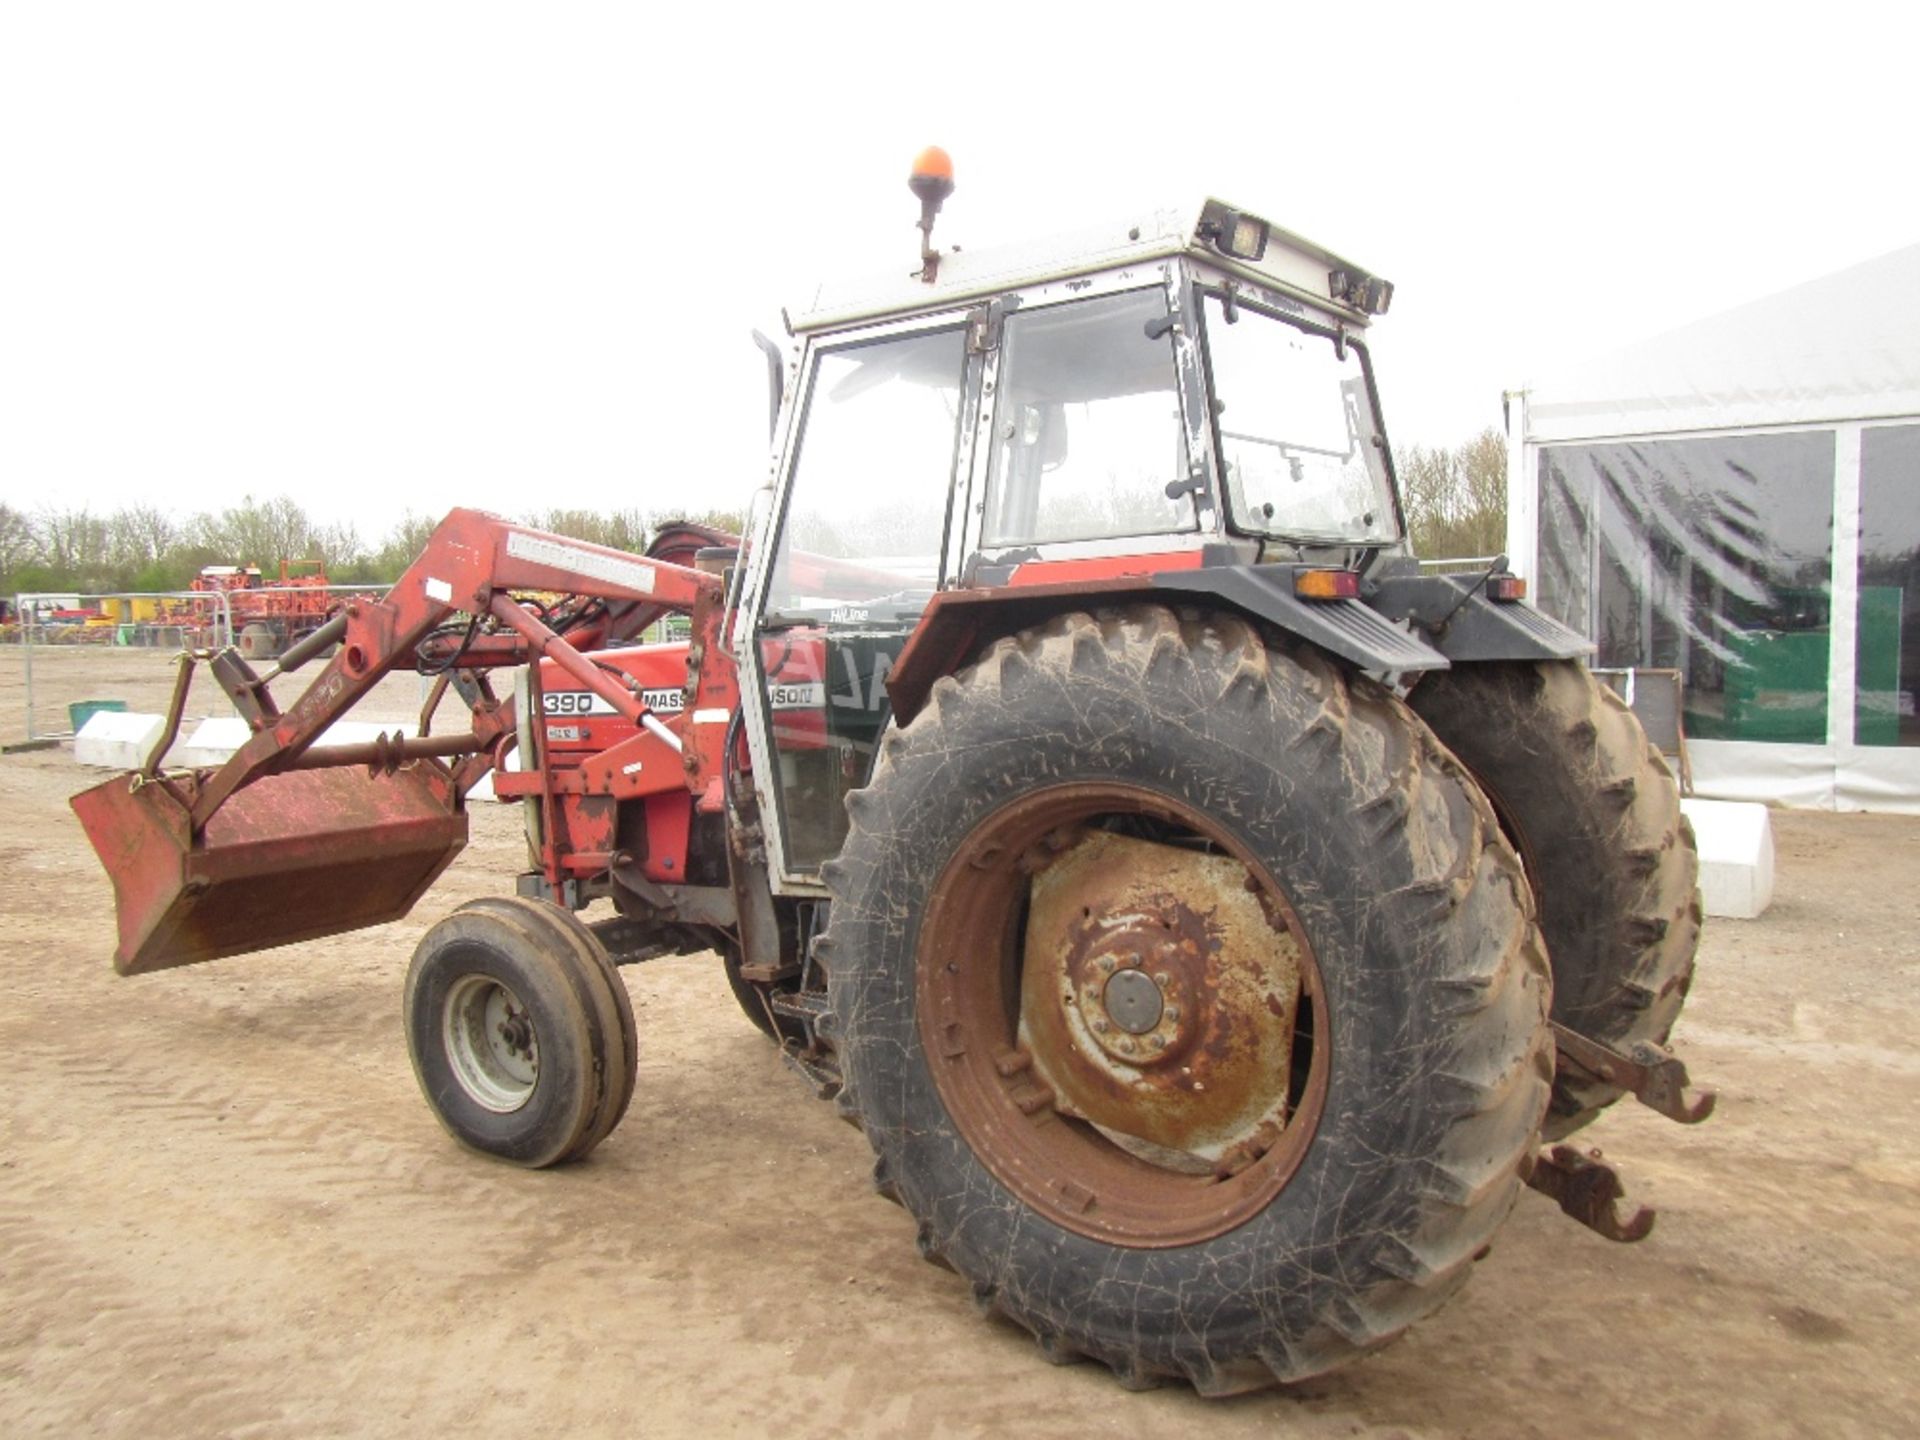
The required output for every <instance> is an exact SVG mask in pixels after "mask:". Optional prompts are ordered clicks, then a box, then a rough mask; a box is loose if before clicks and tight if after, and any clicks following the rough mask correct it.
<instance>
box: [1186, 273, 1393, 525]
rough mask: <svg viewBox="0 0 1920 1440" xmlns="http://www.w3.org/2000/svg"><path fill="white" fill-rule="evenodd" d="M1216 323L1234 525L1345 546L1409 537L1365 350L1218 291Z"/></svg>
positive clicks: (1213, 358) (1213, 332) (1216, 392)
mask: <svg viewBox="0 0 1920 1440" xmlns="http://www.w3.org/2000/svg"><path fill="white" fill-rule="evenodd" d="M1205 315H1206V337H1207V359H1208V364H1209V368H1210V369H1211V371H1212V375H1213V407H1214V417H1215V423H1216V424H1217V426H1218V434H1219V441H1220V460H1221V463H1222V465H1223V466H1224V467H1225V470H1226V486H1227V503H1228V506H1229V512H1230V514H1231V515H1232V517H1233V521H1234V523H1235V524H1236V525H1237V526H1238V527H1239V528H1240V529H1242V530H1250V531H1253V532H1255V533H1258V534H1266V535H1275V536H1285V537H1287V538H1289V539H1301V540H1312V541H1322V542H1332V543H1342V544H1366V545H1384V544H1387V543H1389V542H1390V541H1392V540H1394V539H1396V538H1398V535H1399V528H1398V525H1397V523H1396V521H1395V516H1394V508H1393V490H1392V486H1391V484H1390V482H1389V480H1388V477H1387V464H1386V446H1385V442H1384V441H1383V439H1382V438H1381V435H1380V429H1379V426H1378V424H1377V423H1376V421H1375V418H1374V409H1373V398H1372V394H1371V391H1370V388H1369V386H1368V383H1367V372H1366V358H1365V352H1364V351H1363V350H1362V349H1361V347H1360V346H1359V345H1357V344H1356V343H1354V342H1353V341H1351V340H1347V341H1345V342H1344V343H1342V342H1340V341H1337V340H1336V338H1335V337H1334V336H1332V335H1329V334H1325V333H1322V332H1320V331H1317V330H1312V329H1308V328H1306V327H1305V326H1301V325H1296V324H1293V323H1292V322H1290V321H1287V320H1284V319H1281V318H1279V317H1277V316H1273V315H1269V314H1266V313H1264V312H1262V311H1259V310H1255V309H1253V308H1252V307H1251V306H1249V305H1247V304H1246V303H1244V302H1239V303H1232V304H1230V303H1228V302H1227V300H1226V299H1225V297H1223V296H1221V295H1218V294H1208V295H1207V296H1206V300H1205Z"/></svg>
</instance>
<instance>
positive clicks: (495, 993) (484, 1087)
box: [441, 974, 540, 1114]
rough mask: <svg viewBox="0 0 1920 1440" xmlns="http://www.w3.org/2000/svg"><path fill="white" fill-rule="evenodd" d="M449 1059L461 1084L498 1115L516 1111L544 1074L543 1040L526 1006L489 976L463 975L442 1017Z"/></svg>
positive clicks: (450, 990)
mask: <svg viewBox="0 0 1920 1440" xmlns="http://www.w3.org/2000/svg"><path fill="white" fill-rule="evenodd" d="M441 1026H442V1033H443V1035H444V1044H445V1046H446V1054H447V1059H448V1062H449V1064H450V1065H451V1066H452V1069H453V1075H454V1078H455V1079H456V1080H457V1081H458V1082H459V1084H460V1088H461V1089H463V1090H465V1091H466V1092H467V1094H468V1095H469V1096H470V1097H472V1099H473V1100H474V1101H475V1102H476V1103H477V1104H479V1105H481V1106H483V1107H484V1108H486V1109H488V1110H492V1111H494V1112H495V1113H496V1114H506V1113H508V1112H510V1111H514V1110H518V1109H519V1108H520V1107H521V1106H522V1105H524V1104H526V1103H527V1101H528V1099H530V1098H531V1097H532V1095H533V1088H534V1086H535V1085H536V1084H537V1083H538V1082H539V1078H540V1043H539V1039H538V1037H537V1036H536V1035H535V1033H534V1028H533V1021H532V1019H531V1018H530V1017H529V1016H528V1013H527V1007H526V1006H525V1005H524V1004H523V1003H522V1002H521V1000H520V997H519V996H517V995H515V994H514V993H513V991H511V990H509V989H508V988H507V987H506V986H505V985H503V984H501V983H500V982H499V981H497V980H495V979H493V978H492V977H491V976H488V975H480V974H474V975H463V976H461V977H460V979H459V980H457V981H455V982H454V984H453V985H452V986H451V987H450V988H449V989H448V991H447V998H446V1005H445V1010H444V1013H443V1015H442V1017H441Z"/></svg>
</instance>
